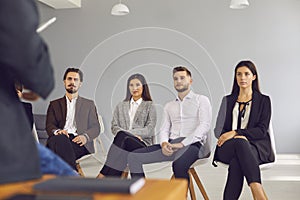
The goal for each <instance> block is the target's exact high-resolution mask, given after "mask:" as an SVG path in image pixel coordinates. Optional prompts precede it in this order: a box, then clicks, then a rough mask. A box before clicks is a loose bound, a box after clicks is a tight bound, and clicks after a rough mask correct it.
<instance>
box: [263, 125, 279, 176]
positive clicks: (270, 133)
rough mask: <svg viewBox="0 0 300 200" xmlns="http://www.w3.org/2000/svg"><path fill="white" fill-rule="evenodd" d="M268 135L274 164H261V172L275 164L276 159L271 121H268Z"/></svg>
mask: <svg viewBox="0 0 300 200" xmlns="http://www.w3.org/2000/svg"><path fill="white" fill-rule="evenodd" d="M268 133H269V136H270V141H271V148H272V151H273V153H274V157H275V159H274V162H270V163H265V164H261V165H260V166H259V167H260V169H262V170H265V169H269V168H271V167H272V166H273V165H274V164H275V162H276V158H277V157H276V145H275V136H274V130H273V125H272V121H270V124H269V129H268Z"/></svg>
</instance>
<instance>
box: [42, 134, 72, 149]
mask: <svg viewBox="0 0 300 200" xmlns="http://www.w3.org/2000/svg"><path fill="white" fill-rule="evenodd" d="M69 142H70V140H69V138H68V137H67V136H66V135H63V134H61V135H54V136H51V137H50V138H49V139H48V142H47V146H48V147H51V146H52V145H65V144H66V143H69Z"/></svg>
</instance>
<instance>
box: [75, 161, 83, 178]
mask: <svg viewBox="0 0 300 200" xmlns="http://www.w3.org/2000/svg"><path fill="white" fill-rule="evenodd" d="M76 169H77V172H78V173H79V175H80V176H82V177H84V173H83V170H82V168H81V167H80V164H79V163H77V164H76Z"/></svg>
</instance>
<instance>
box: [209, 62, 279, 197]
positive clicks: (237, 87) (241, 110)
mask: <svg viewBox="0 0 300 200" xmlns="http://www.w3.org/2000/svg"><path fill="white" fill-rule="evenodd" d="M234 77H235V78H234V81H233V87H232V92H231V94H230V95H228V96H225V97H224V98H223V100H222V103H221V107H220V110H219V113H218V117H217V122H216V127H215V129H214V132H215V136H216V137H217V138H218V142H217V147H216V151H215V155H214V159H213V165H214V166H216V162H215V161H221V162H223V163H226V164H228V165H229V168H228V176H227V182H226V186H225V190H224V194H223V199H225V200H227V199H229V200H235V199H238V198H239V196H240V194H241V191H242V188H243V181H244V177H245V178H246V180H247V183H248V185H249V186H250V188H251V192H252V195H253V198H254V199H256V200H258V199H259V200H260V199H267V197H266V194H265V192H264V190H263V187H262V185H261V176H260V169H259V165H260V164H263V163H268V162H272V161H274V154H273V151H272V149H271V142H270V137H269V134H268V132H267V130H268V127H269V123H270V118H271V101H270V98H269V97H268V96H266V95H263V94H262V93H261V92H260V89H259V82H258V74H257V70H256V67H255V65H254V64H253V63H252V62H251V61H241V62H239V63H238V64H237V66H236V67H235V71H234Z"/></svg>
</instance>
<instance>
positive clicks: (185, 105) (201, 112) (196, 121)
mask: <svg viewBox="0 0 300 200" xmlns="http://www.w3.org/2000/svg"><path fill="white" fill-rule="evenodd" d="M211 110H212V109H211V105H210V102H209V99H208V98H207V97H206V96H203V95H199V94H195V93H194V92H193V91H190V92H189V93H188V94H187V95H186V96H185V97H184V98H183V100H182V101H181V100H180V99H179V98H178V97H177V99H176V100H175V101H171V102H169V103H167V104H166V106H165V108H164V118H163V123H162V127H161V130H160V133H159V138H160V143H162V142H168V140H169V139H176V138H178V137H185V139H184V140H183V141H182V142H181V143H182V144H183V145H184V146H187V145H190V144H192V143H195V142H200V143H201V144H202V145H203V144H205V143H206V138H207V134H208V132H209V131H210V126H211V118H212V111H211Z"/></svg>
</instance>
